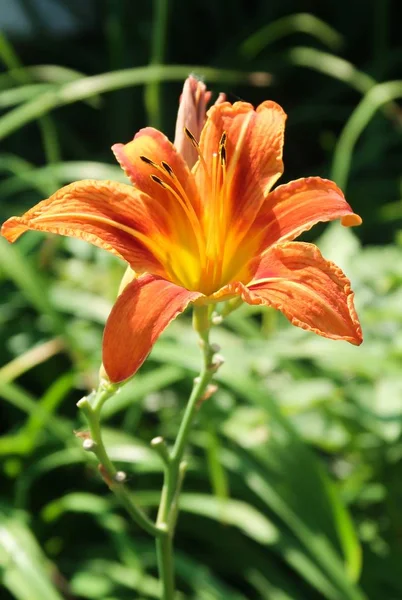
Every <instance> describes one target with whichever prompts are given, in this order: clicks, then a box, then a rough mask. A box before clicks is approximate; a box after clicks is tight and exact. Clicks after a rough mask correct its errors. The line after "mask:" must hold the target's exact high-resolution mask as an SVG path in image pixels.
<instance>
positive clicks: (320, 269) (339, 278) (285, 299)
mask: <svg viewBox="0 0 402 600" xmlns="http://www.w3.org/2000/svg"><path fill="white" fill-rule="evenodd" d="M259 261H260V262H259V265H258V268H257V269H256V271H255V275H254V279H253V280H252V281H251V282H250V283H249V284H248V285H247V286H245V285H244V284H242V283H240V282H234V283H231V284H229V285H227V286H224V287H223V288H221V289H220V290H219V291H218V292H216V293H215V294H214V295H213V296H211V297H209V298H208V300H210V301H215V302H220V301H222V300H228V299H230V298H233V297H235V296H241V297H242V299H243V300H244V302H247V303H248V304H263V305H266V306H271V307H273V308H276V309H277V310H280V311H281V312H282V313H283V314H284V315H285V316H286V317H287V318H288V319H289V321H290V322H291V323H292V324H293V325H296V326H297V327H301V328H302V329H306V330H309V331H313V332H314V333H317V334H318V335H322V336H323V337H327V338H330V339H333V340H346V341H348V342H350V343H352V344H354V345H359V344H361V342H362V339H363V338H362V331H361V327H360V323H359V320H358V317H357V314H356V311H355V307H354V303H353V298H354V294H353V292H352V290H351V288H350V282H349V280H348V278H347V277H346V275H345V274H344V273H343V272H342V270H341V269H340V268H339V267H337V266H336V265H335V264H334V263H332V262H329V261H327V260H325V259H324V258H323V257H322V255H321V253H320V251H319V250H318V248H317V246H315V245H314V244H306V243H303V242H286V243H284V244H280V245H278V246H274V247H272V248H270V249H269V250H268V251H267V252H266V253H265V254H264V255H263V256H262V257H260V259H259Z"/></svg>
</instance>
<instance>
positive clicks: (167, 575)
mask: <svg viewBox="0 0 402 600" xmlns="http://www.w3.org/2000/svg"><path fill="white" fill-rule="evenodd" d="M210 327H211V311H210V308H209V307H208V306H201V307H200V306H196V307H195V308H194V329H195V330H196V331H197V333H198V334H199V336H200V346H201V349H202V354H203V367H202V370H201V373H200V375H199V377H196V379H195V380H194V386H193V390H192V392H191V395H190V398H189V401H188V403H187V406H186V409H185V411H184V415H183V419H182V421H181V424H180V427H179V432H178V435H177V438H176V441H175V444H174V446H173V449H172V450H171V451H170V452H169V450H168V448H167V446H166V444H165V442H164V440H163V439H162V438H161V437H157V438H155V439H154V440H152V442H151V445H152V446H153V447H154V449H155V450H156V451H157V452H158V454H159V456H160V457H161V459H162V462H163V465H164V480H163V488H162V493H161V500H160V504H159V510H158V516H157V520H156V523H155V524H154V523H153V522H152V521H151V520H150V519H149V518H148V517H147V516H146V515H145V514H144V513H143V512H142V510H140V508H139V507H138V506H137V505H136V504H135V502H134V501H133V499H132V495H131V494H130V493H129V491H128V490H127V488H126V486H125V485H124V474H122V473H119V472H118V471H117V469H116V467H115V466H114V464H113V462H112V461H111V460H110V457H109V456H108V454H107V451H106V448H105V445H104V443H103V439H102V434H101V426H100V413H101V409H102V406H103V404H104V403H105V402H106V400H107V399H108V398H110V397H111V396H112V395H113V394H114V393H115V391H116V386H115V385H111V384H107V383H105V382H104V383H103V384H101V385H100V387H99V390H98V392H97V393H94V394H93V395H91V396H89V397H88V398H83V399H82V400H80V401H79V402H78V407H79V408H80V409H81V410H82V411H83V413H84V414H85V416H86V419H87V421H88V424H89V429H90V434H91V439H90V443H89V445H88V447H87V449H88V450H91V451H92V452H93V453H94V454H95V455H96V457H97V459H98V460H99V470H100V472H101V475H102V477H103V479H104V481H105V482H106V483H107V485H108V486H109V488H110V489H111V491H112V492H113V493H114V494H115V496H116V498H118V500H119V502H120V503H121V504H122V505H123V506H124V507H125V508H126V510H127V512H128V513H129V515H130V516H131V518H132V519H133V520H134V521H135V522H136V523H137V524H138V525H139V526H140V527H142V528H143V529H144V530H145V531H147V532H148V533H149V534H151V535H152V536H154V537H155V538H156V551H157V559H158V571H159V577H160V582H161V600H174V598H175V577H174V564H173V537H174V531H175V526H176V520H177V516H178V512H179V497H180V491H181V486H182V483H183V479H184V474H185V470H186V466H187V464H186V462H185V461H183V456H184V452H185V449H186V445H187V442H188V438H189V434H190V430H191V426H192V424H193V421H194V417H195V414H196V412H197V408H198V407H199V404H200V402H201V401H202V398H203V396H204V394H205V392H206V391H207V388H208V384H209V383H210V381H211V380H212V378H213V376H214V374H215V372H216V370H217V368H218V367H219V364H220V363H219V361H218V362H217V363H216V364H214V362H213V360H212V359H213V355H214V352H215V351H216V350H214V349H213V348H212V347H211V345H210V343H209V331H210ZM120 475H122V476H123V478H121V477H120Z"/></svg>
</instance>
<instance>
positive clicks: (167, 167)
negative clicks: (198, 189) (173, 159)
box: [161, 160, 176, 179]
mask: <svg viewBox="0 0 402 600" xmlns="http://www.w3.org/2000/svg"><path fill="white" fill-rule="evenodd" d="M161 165H162V167H163V168H164V169H165V171H166V173H168V175H170V177H172V178H173V179H176V177H175V174H174V172H173V169H172V167H171V166H170V165H168V164H167V162H165V161H164V160H163V161H162V162H161Z"/></svg>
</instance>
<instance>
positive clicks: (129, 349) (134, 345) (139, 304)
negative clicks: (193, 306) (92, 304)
mask: <svg viewBox="0 0 402 600" xmlns="http://www.w3.org/2000/svg"><path fill="white" fill-rule="evenodd" d="M201 295H202V294H200V293H199V292H189V291H188V290H186V289H184V288H182V287H179V286H177V285H174V284H173V283H169V282H168V281H165V280H164V279H160V278H155V277H153V276H152V275H143V276H142V277H140V278H138V279H135V280H134V281H132V282H131V283H130V284H129V285H128V286H127V287H126V288H125V289H124V291H123V293H122V294H121V295H120V296H119V298H118V299H117V301H116V304H115V305H114V307H113V310H112V312H111V314H110V316H109V319H108V321H107V323H106V328H105V333H104V337H103V364H104V367H105V370H106V372H107V374H108V377H109V379H110V380H111V381H112V382H118V381H124V380H125V379H127V378H128V377H131V376H132V375H134V373H135V372H136V371H137V370H138V369H139V368H140V366H141V365H142V363H143V362H144V360H145V359H146V357H147V355H148V354H149V352H150V351H151V348H152V346H153V345H154V343H155V342H156V340H157V339H158V337H159V336H160V334H161V333H162V332H163V331H164V329H165V328H166V327H167V326H168V325H169V323H170V322H171V321H172V320H173V319H174V318H175V317H177V316H178V315H179V314H180V313H182V312H183V311H184V310H185V309H186V307H187V306H188V304H189V303H190V302H192V301H194V300H196V299H197V298H199V297H200V296H201Z"/></svg>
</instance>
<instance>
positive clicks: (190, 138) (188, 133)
mask: <svg viewBox="0 0 402 600" xmlns="http://www.w3.org/2000/svg"><path fill="white" fill-rule="evenodd" d="M184 133H185V134H186V136H187V137H188V139H189V140H190V142H191V143H192V144H193V146H195V147H196V148H198V142H197V140H196V139H195V137H194V136H193V134H192V133H191V131H190V130H189V129H187V127H185V128H184Z"/></svg>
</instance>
